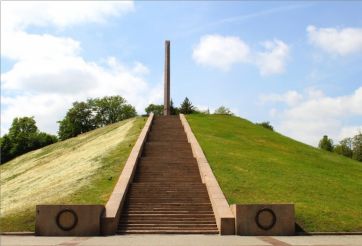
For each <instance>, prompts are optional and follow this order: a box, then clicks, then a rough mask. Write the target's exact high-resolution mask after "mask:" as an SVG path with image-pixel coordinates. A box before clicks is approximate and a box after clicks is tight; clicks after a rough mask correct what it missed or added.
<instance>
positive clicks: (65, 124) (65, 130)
mask: <svg viewBox="0 0 362 246" xmlns="http://www.w3.org/2000/svg"><path fill="white" fill-rule="evenodd" d="M58 123H59V130H58V135H59V138H60V139H61V140H65V139H68V138H71V137H75V136H77V135H79V134H81V133H84V132H88V131H90V130H93V129H95V128H96V120H95V117H94V114H93V110H92V106H91V105H90V104H89V103H85V102H74V103H73V107H72V108H70V109H69V110H68V112H67V114H66V116H65V118H64V119H63V120H61V121H58Z"/></svg>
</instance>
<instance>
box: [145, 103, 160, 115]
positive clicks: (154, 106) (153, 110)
mask: <svg viewBox="0 0 362 246" xmlns="http://www.w3.org/2000/svg"><path fill="white" fill-rule="evenodd" d="M145 111H146V113H147V115H150V113H153V114H154V115H155V116H160V115H163V105H162V104H159V105H157V104H150V105H148V106H147V108H145Z"/></svg>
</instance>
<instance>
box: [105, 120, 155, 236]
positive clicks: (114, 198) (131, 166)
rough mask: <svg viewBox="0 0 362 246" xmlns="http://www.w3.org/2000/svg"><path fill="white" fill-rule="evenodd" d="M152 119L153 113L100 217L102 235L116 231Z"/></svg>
mask: <svg viewBox="0 0 362 246" xmlns="http://www.w3.org/2000/svg"><path fill="white" fill-rule="evenodd" d="M152 120H153V113H151V114H150V116H149V117H148V120H147V122H146V124H145V126H144V127H143V129H142V131H141V134H140V135H139V137H138V139H137V142H136V144H135V145H134V146H133V149H132V151H131V153H130V155H129V157H128V160H127V162H126V164H125V166H124V168H123V171H122V173H121V175H120V177H119V179H118V182H117V184H116V186H115V187H114V189H113V192H112V194H111V196H110V198H109V200H108V202H107V204H106V206H105V214H104V216H103V217H102V219H101V230H102V234H103V235H113V234H115V233H116V231H117V226H118V222H119V217H120V215H121V212H122V208H123V204H124V201H125V200H126V194H127V191H128V187H129V184H130V183H131V182H132V180H133V176H134V174H135V170H136V166H137V161H138V158H139V157H140V155H141V153H142V149H143V146H144V143H145V141H146V139H147V135H148V133H149V131H150V128H151V124H152Z"/></svg>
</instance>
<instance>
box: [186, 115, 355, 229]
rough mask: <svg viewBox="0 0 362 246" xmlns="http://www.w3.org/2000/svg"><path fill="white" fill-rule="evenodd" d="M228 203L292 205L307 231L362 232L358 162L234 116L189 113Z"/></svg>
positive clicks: (298, 219)
mask: <svg viewBox="0 0 362 246" xmlns="http://www.w3.org/2000/svg"><path fill="white" fill-rule="evenodd" d="M187 120H188V122H189V123H190V125H191V127H192V131H193V132H194V134H195V136H196V138H197V139H198V141H199V143H200V145H201V147H202V149H203V150H204V152H205V155H206V157H207V159H208V161H209V163H210V165H211V168H212V169H213V171H214V174H215V176H216V177H217V180H218V182H219V184H220V186H221V188H222V190H223V192H224V194H225V196H226V197H227V199H228V202H229V203H230V204H235V203H238V204H241V203H288V202H292V203H295V206H296V220H297V223H299V224H300V225H301V226H302V227H303V228H304V229H305V230H307V231H362V164H361V163H359V162H357V161H354V160H351V159H348V158H345V157H343V156H340V155H337V154H334V153H329V152H326V151H323V150H319V149H317V148H313V147H311V146H308V145H306V144H303V143H300V142H297V141H295V140H293V139H290V138H288V137H285V136H282V135H281V134H278V133H276V132H272V131H270V130H267V129H264V128H263V127H261V126H256V125H255V124H253V123H251V122H249V121H247V120H244V119H241V118H237V117H231V116H222V115H190V116H187Z"/></svg>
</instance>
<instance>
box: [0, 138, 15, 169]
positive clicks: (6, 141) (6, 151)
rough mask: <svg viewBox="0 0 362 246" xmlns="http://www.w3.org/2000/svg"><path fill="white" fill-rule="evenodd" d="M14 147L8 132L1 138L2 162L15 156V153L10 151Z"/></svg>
mask: <svg viewBox="0 0 362 246" xmlns="http://www.w3.org/2000/svg"><path fill="white" fill-rule="evenodd" d="M12 147H13V143H12V142H11V139H10V137H9V135H8V134H5V135H4V136H2V137H1V138H0V150H1V164H2V163H5V162H7V161H9V160H11V159H12V158H13V155H12V154H11V153H10V151H11V149H12Z"/></svg>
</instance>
